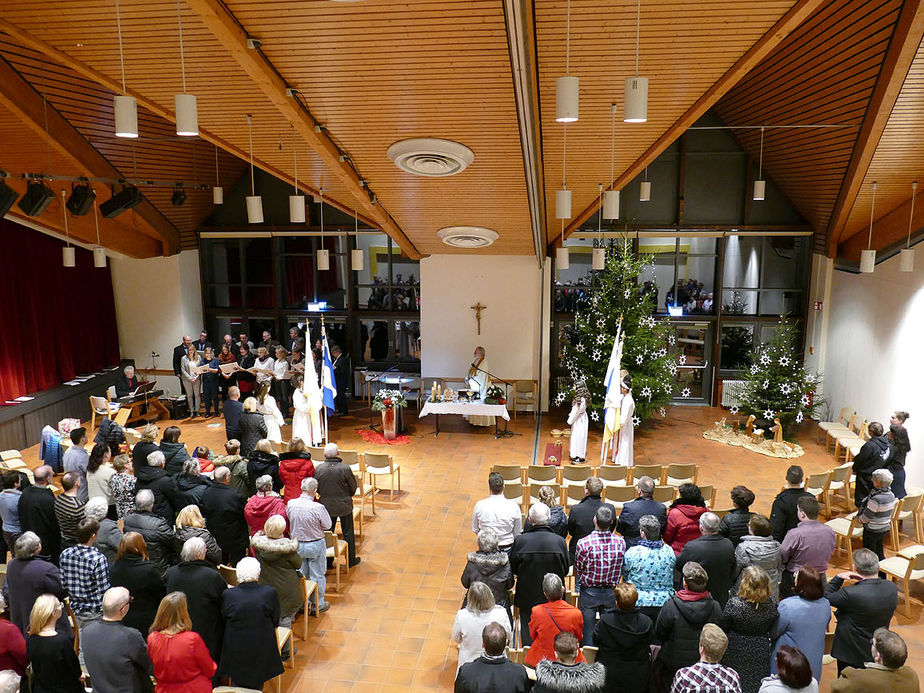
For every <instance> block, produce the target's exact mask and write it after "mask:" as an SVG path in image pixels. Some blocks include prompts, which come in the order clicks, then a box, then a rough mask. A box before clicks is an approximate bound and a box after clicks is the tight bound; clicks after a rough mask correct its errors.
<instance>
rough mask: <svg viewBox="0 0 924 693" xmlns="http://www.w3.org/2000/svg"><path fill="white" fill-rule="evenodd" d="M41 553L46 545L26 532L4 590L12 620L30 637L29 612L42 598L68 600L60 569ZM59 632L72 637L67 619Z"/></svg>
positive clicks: (17, 548) (9, 571) (8, 568)
mask: <svg viewBox="0 0 924 693" xmlns="http://www.w3.org/2000/svg"><path fill="white" fill-rule="evenodd" d="M41 551H42V542H41V541H39V538H38V536H37V535H36V534H34V533H33V532H23V534H22V536H21V537H19V540H18V541H17V542H16V547H15V553H14V558H13V560H12V561H10V564H9V566H8V567H7V571H6V582H5V583H4V585H3V589H4V591H5V592H7V593H8V594H9V606H10V620H11V621H12V622H13V623H14V624H16V626H17V627H18V628H19V629H20V630H21V631H22V633H23V635H28V633H29V612H30V611H31V610H32V605H33V604H34V603H35V600H36V599H38V597H39V596H41V595H43V594H53V595H54V596H55V597H57V598H58V599H64V598H65V597H66V596H67V590H65V589H64V585H63V584H61V573H60V572H59V571H58V568H57V566H55V565H54V564H53V563H51V562H49V561H47V560H45V559H44V558H43V557H42V556H40V555H39V554H40V553H41ZM58 629H59V630H60V632H61V633H65V634H67V635H71V628H70V626H69V625H68V623H67V619H62V620H61V621H59V622H58Z"/></svg>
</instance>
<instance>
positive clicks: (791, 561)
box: [780, 494, 837, 599]
mask: <svg viewBox="0 0 924 693" xmlns="http://www.w3.org/2000/svg"><path fill="white" fill-rule="evenodd" d="M796 507H797V512H798V518H799V524H798V526H797V527H795V528H794V529H792V530H790V531H789V532H787V534H786V537H785V538H784V539H783V544H782V546H781V547H780V560H781V561H782V562H783V576H782V578H781V579H780V597H782V598H784V599H785V598H786V597H789V596H791V595H792V594H793V591H792V587H793V583H794V582H795V576H796V573H798V572H799V569H800V568H801V567H802V566H804V565H810V566H812V567H813V568H814V569H815V570H817V571H818V573H819V574H821V575H824V574H825V572H826V571H827V570H828V562H829V561H830V560H831V555H832V554H833V553H834V548H835V546H836V545H837V536H836V535H835V534H834V530H833V529H831V528H830V527H828V526H827V525H823V524H822V523H821V522H819V521H818V510H819V505H818V501H817V500H816V499H815V497H814V496H812V495H808V494H807V495H804V496H802V497H801V498H799V500H798V501H797V503H796Z"/></svg>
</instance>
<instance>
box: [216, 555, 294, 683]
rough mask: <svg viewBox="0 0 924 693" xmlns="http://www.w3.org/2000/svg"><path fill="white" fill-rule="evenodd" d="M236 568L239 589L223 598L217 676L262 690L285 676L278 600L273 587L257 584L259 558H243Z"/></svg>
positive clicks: (226, 593) (234, 588)
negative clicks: (279, 644)
mask: <svg viewBox="0 0 924 693" xmlns="http://www.w3.org/2000/svg"><path fill="white" fill-rule="evenodd" d="M236 568H237V579H238V586H237V587H232V588H231V589H229V590H227V591H225V593H224V594H223V595H222V598H221V613H222V615H223V616H224V620H225V635H224V638H223V640H222V647H221V661H220V662H219V664H218V675H219V676H227V677H229V678H230V679H231V683H232V684H233V685H235V686H240V687H243V688H255V689H257V690H263V684H264V683H266V682H267V681H269V680H270V679H272V678H274V677H276V676H279V675H280V674H281V673H282V672H283V668H282V659H281V657H280V654H279V648H278V647H277V645H276V626H278V625H279V616H280V613H279V611H280V609H279V597H278V596H277V595H276V590H274V589H273V588H272V587H267V586H266V585H261V584H259V583H258V582H257V580H259V579H260V562H259V561H258V560H257V559H256V558H250V557H247V558H243V559H241V560H240V562H238V564H237V566H236Z"/></svg>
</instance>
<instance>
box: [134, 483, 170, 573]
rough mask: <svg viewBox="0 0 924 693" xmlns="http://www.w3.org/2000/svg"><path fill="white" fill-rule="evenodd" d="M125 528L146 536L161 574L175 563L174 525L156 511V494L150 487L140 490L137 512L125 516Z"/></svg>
mask: <svg viewBox="0 0 924 693" xmlns="http://www.w3.org/2000/svg"><path fill="white" fill-rule="evenodd" d="M123 529H124V531H125V532H126V533H127V532H138V534H140V535H141V536H142V537H144V543H145V544H146V545H147V547H148V556H150V557H151V562H152V563H153V564H154V565H156V566H157V569H158V570H160V572H161V574H163V573H165V572H167V568H169V567H170V566H171V565H173V558H174V555H175V553H176V551H175V546H174V545H175V543H176V537H175V535H174V532H173V527H172V526H171V525H169V524H167V521H166V520H165V519H164V518H162V517H161V516H160V515H156V514H155V513H154V494H153V493H152V492H151V491H150V490H149V489H144V490H142V491H138V495H137V496H136V497H135V512H133V513H132V514H131V515H128V516H127V517H126V518H125V520H124V527H123Z"/></svg>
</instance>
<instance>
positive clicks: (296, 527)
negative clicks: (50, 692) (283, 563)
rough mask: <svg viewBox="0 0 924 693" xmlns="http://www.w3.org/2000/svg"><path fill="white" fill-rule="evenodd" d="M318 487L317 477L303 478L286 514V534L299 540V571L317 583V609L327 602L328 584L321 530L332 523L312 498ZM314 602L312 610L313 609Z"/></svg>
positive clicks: (325, 607)
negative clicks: (298, 492)
mask: <svg viewBox="0 0 924 693" xmlns="http://www.w3.org/2000/svg"><path fill="white" fill-rule="evenodd" d="M317 491H318V480H317V479H315V478H314V477H307V478H306V479H302V494H301V495H300V496H299V497H298V498H293V499H292V500H290V501H289V502H288V504H287V505H286V514H287V515H288V517H289V536H290V537H292V538H293V539H295V540H296V541H297V542H298V555H299V556H301V557H302V568H301V570H302V575H304V576H305V578H306V579H308V580H314V581H315V582H316V583H317V585H318V601H319V604H318V610H319V611H327V610H328V609H329V608H330V603H329V602H327V601H325V600H324V593H325V590H326V588H327V578H326V577H325V572H326V571H327V547H326V545H325V543H324V532H325V531H327V529H328V528H329V527H330V525H331V521H330V513H328V512H327V508H325V507H324V506H323V505H321V504H320V503H318V502H316V501H315V500H314V496H315V494H316V493H317ZM314 608H315V607H314V605H312V606H311V611H312V613H314Z"/></svg>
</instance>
